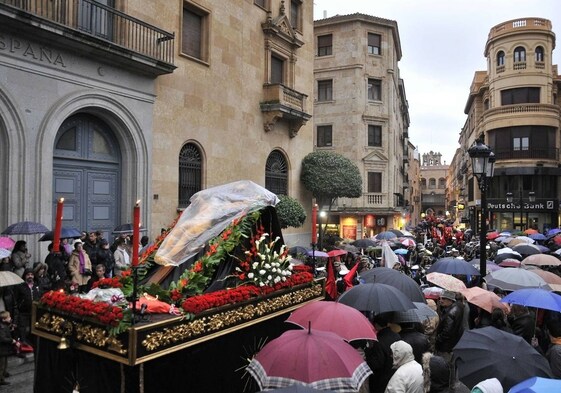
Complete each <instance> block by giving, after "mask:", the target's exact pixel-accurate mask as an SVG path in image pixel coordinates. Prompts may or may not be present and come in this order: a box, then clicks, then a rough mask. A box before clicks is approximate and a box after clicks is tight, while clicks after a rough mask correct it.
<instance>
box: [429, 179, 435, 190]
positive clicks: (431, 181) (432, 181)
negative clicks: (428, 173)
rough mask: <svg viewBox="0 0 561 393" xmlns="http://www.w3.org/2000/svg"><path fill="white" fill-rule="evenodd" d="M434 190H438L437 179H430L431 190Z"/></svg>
mask: <svg viewBox="0 0 561 393" xmlns="http://www.w3.org/2000/svg"><path fill="white" fill-rule="evenodd" d="M434 188H436V179H434V178H430V179H429V189H434Z"/></svg>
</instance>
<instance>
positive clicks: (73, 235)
mask: <svg viewBox="0 0 561 393" xmlns="http://www.w3.org/2000/svg"><path fill="white" fill-rule="evenodd" d="M81 236H82V234H81V232H80V231H79V230H77V229H76V228H65V227H62V228H61V229H60V238H61V239H79V238H80V237H81ZM53 239H54V234H53V231H49V232H47V233H45V234H44V235H43V236H41V237H40V238H39V241H40V242H46V241H52V240H53Z"/></svg>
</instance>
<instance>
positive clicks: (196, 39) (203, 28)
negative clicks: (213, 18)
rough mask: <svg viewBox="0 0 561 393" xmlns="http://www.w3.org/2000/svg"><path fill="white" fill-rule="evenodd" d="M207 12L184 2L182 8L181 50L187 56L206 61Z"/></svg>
mask: <svg viewBox="0 0 561 393" xmlns="http://www.w3.org/2000/svg"><path fill="white" fill-rule="evenodd" d="M208 17H209V14H208V12H206V11H204V10H202V9H200V8H198V7H195V6H194V5H192V4H186V5H185V7H184V8H183V22H182V23H183V24H182V29H181V52H182V53H183V54H185V55H187V56H191V57H194V58H196V59H199V60H202V61H205V62H207V61H208V47H207V46H208Z"/></svg>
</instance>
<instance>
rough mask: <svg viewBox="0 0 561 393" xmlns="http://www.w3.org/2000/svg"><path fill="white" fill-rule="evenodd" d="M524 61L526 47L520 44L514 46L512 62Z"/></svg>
mask: <svg viewBox="0 0 561 393" xmlns="http://www.w3.org/2000/svg"><path fill="white" fill-rule="evenodd" d="M524 61H526V49H524V48H523V47H521V46H518V47H516V49H515V50H514V62H515V63H520V62H524Z"/></svg>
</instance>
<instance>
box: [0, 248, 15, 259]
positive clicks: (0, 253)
mask: <svg viewBox="0 0 561 393" xmlns="http://www.w3.org/2000/svg"><path fill="white" fill-rule="evenodd" d="M10 255H12V252H11V251H10V250H6V249H5V248H0V259H4V258H8V257H9V256H10Z"/></svg>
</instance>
